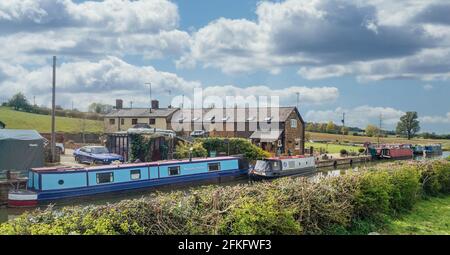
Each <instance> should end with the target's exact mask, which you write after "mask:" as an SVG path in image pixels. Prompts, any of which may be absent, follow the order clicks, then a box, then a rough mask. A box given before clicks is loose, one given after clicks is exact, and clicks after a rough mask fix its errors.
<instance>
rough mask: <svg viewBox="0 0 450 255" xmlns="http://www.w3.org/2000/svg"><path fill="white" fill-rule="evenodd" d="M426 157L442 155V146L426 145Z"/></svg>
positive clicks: (424, 151)
mask: <svg viewBox="0 0 450 255" xmlns="http://www.w3.org/2000/svg"><path fill="white" fill-rule="evenodd" d="M423 154H424V155H441V154H442V146H441V145H440V144H430V145H425V146H424V149H423Z"/></svg>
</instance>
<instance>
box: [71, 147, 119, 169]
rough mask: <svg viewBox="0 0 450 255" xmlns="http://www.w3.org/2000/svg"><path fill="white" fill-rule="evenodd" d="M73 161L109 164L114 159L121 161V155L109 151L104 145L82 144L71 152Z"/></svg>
mask: <svg viewBox="0 0 450 255" xmlns="http://www.w3.org/2000/svg"><path fill="white" fill-rule="evenodd" d="M73 156H74V157H75V161H76V162H78V163H88V164H104V165H107V164H111V163H112V162H114V161H120V162H123V161H124V159H123V157H122V156H120V155H118V154H114V153H110V152H109V151H108V149H107V148H106V147H104V146H84V147H81V148H79V149H76V150H75V151H74V152H73Z"/></svg>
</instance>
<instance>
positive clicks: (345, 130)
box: [341, 127, 349, 135]
mask: <svg viewBox="0 0 450 255" xmlns="http://www.w3.org/2000/svg"><path fill="white" fill-rule="evenodd" d="M348 130H349V129H348V127H342V128H341V134H344V135H348Z"/></svg>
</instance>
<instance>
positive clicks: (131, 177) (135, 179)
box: [130, 169, 142, 181]
mask: <svg viewBox="0 0 450 255" xmlns="http://www.w3.org/2000/svg"><path fill="white" fill-rule="evenodd" d="M133 172H135V173H133ZM136 172H138V173H139V178H133V175H135V174H136ZM140 179H142V174H141V169H133V170H130V180H132V181H137V180H140Z"/></svg>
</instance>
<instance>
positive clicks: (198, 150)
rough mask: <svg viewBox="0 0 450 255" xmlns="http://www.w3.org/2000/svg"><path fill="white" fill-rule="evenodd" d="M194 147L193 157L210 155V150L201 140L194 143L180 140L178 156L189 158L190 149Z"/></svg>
mask: <svg viewBox="0 0 450 255" xmlns="http://www.w3.org/2000/svg"><path fill="white" fill-rule="evenodd" d="M191 148H192V157H194V158H195V157H206V156H208V151H206V149H205V148H203V144H202V143H201V142H198V141H196V142H194V143H193V144H189V143H184V142H179V143H178V145H177V148H176V150H175V151H176V154H175V155H176V158H178V159H183V158H189V154H190V149H191Z"/></svg>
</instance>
